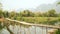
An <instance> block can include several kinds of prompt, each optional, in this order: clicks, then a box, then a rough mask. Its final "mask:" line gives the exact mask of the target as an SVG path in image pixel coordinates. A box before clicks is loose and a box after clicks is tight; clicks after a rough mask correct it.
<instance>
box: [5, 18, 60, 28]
mask: <svg viewBox="0 0 60 34" xmlns="http://www.w3.org/2000/svg"><path fill="white" fill-rule="evenodd" d="M5 19H6V20H9V21H13V22H18V23H20V24H24V25H31V26H32V25H33V26H39V27H47V28H56V29H60V27H59V26H53V25H44V24H31V23H27V22H20V21H17V20H12V19H9V18H5Z"/></svg>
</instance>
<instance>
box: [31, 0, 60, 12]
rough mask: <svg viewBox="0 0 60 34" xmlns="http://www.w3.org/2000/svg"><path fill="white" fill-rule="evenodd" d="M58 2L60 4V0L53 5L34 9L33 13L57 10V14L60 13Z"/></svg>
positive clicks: (43, 5) (44, 5)
mask: <svg viewBox="0 0 60 34" xmlns="http://www.w3.org/2000/svg"><path fill="white" fill-rule="evenodd" d="M57 2H60V0H57V1H56V2H55V3H53V4H42V5H40V6H38V7H37V8H36V9H33V10H32V11H40V12H46V11H48V10H51V9H55V10H56V12H57V13H59V12H60V5H58V4H57Z"/></svg>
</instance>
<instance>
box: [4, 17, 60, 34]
mask: <svg viewBox="0 0 60 34" xmlns="http://www.w3.org/2000/svg"><path fill="white" fill-rule="evenodd" d="M4 23H6V25H7V26H8V27H9V29H10V30H11V31H12V32H13V33H14V34H50V33H48V32H49V30H54V29H55V30H56V29H60V27H59V26H53V25H43V24H32V23H27V22H21V21H17V20H12V19H9V18H5V19H4Z"/></svg>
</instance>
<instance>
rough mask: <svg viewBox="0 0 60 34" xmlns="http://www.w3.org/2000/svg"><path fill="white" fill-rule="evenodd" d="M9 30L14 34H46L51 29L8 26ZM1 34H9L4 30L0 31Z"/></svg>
mask: <svg viewBox="0 0 60 34" xmlns="http://www.w3.org/2000/svg"><path fill="white" fill-rule="evenodd" d="M9 28H10V30H11V31H12V32H14V34H47V32H48V30H50V29H52V28H47V30H46V27H43V28H42V27H38V26H37V27H35V26H28V27H24V26H21V27H20V26H19V25H18V26H16V25H15V26H11V25H10V26H9ZM1 34H10V33H9V32H8V31H7V30H6V29H3V30H2V31H1Z"/></svg>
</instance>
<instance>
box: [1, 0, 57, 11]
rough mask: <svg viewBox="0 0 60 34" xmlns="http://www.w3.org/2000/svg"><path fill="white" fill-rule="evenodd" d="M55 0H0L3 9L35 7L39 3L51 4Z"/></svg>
mask: <svg viewBox="0 0 60 34" xmlns="http://www.w3.org/2000/svg"><path fill="white" fill-rule="evenodd" d="M55 1H56V0H0V2H1V3H2V4H3V9H4V10H18V9H30V8H34V9H35V8H36V7H37V6H39V5H41V4H52V3H54V2H55Z"/></svg>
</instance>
